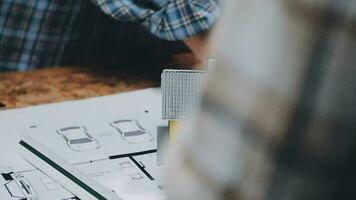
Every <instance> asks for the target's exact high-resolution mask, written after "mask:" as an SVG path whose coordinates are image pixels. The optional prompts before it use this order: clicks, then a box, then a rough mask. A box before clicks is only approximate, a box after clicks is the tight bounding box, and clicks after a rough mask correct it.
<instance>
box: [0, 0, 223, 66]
mask: <svg viewBox="0 0 356 200" xmlns="http://www.w3.org/2000/svg"><path fill="white" fill-rule="evenodd" d="M215 1H216V0H193V1H192V0H176V1H166V0H151V1H146V0H137V1H133V0H92V2H94V4H92V3H91V2H90V1H83V0H75V1H72V0H61V1H55V0H37V1H35V0H28V1H20V0H2V1H0V49H1V51H0V71H10V70H20V71H25V70H30V69H33V68H38V67H44V66H46V67H48V66H59V65H66V64H70V65H72V64H92V63H94V64H98V65H100V64H101V63H100V62H96V61H93V62H91V61H90V59H91V58H92V57H93V56H94V57H98V58H97V59H96V60H100V59H101V60H107V59H111V58H109V56H110V57H117V54H123V55H125V54H127V52H124V50H125V48H124V47H122V49H121V50H117V49H115V48H114V47H113V46H114V45H118V46H120V45H121V46H122V45H126V49H129V47H127V46H128V45H129V44H127V41H125V39H124V38H126V40H127V39H129V40H130V41H132V42H133V43H136V44H137V43H138V42H137V41H136V40H140V38H141V37H143V38H146V39H145V40H144V41H141V42H143V43H142V44H141V45H142V46H157V47H158V49H157V48H156V49H147V51H146V52H148V53H149V52H155V51H160V52H161V53H162V52H163V54H164V52H167V51H166V50H165V48H168V49H173V47H172V43H169V42H167V41H166V42H164V41H160V40H158V39H157V38H152V37H151V36H149V34H147V31H148V32H150V33H152V34H154V35H156V36H157V37H159V38H162V39H165V40H183V39H185V38H187V37H190V36H192V35H194V34H197V33H199V32H201V31H204V30H207V29H208V28H209V27H211V25H212V24H213V23H214V21H215V19H216V17H217V15H218V8H217V5H216V2H215ZM94 5H95V6H96V7H97V8H96V9H93V8H94V7H95V6H94ZM99 10H102V11H103V12H100V11H99ZM102 13H105V14H107V15H110V16H111V17H112V18H114V19H117V20H111V19H108V18H109V17H107V16H106V15H105V14H102ZM117 21H124V22H138V23H139V24H140V25H142V26H140V27H137V26H135V25H133V23H126V24H127V25H123V23H119V22H117ZM141 27H144V30H143V28H141ZM119 29H123V30H119ZM145 34H146V35H145ZM108 35H110V36H108ZM130 35H131V36H130ZM142 35H144V36H142ZM133 37H134V38H133ZM108 38H111V39H112V40H111V41H109V40H108ZM118 38H123V39H121V40H120V39H118ZM130 38H131V39H130ZM119 40H120V41H119ZM152 41H154V42H152ZM100 42H102V44H100ZM104 43H105V44H104ZM152 44H153V45H152ZM137 46H139V44H137ZM162 46H165V47H162ZM167 46H168V47H167ZM103 48H104V49H103ZM139 48H140V47H137V48H136V49H139ZM142 48H144V47H142ZM162 48H163V49H162ZM83 52H85V53H86V54H85V53H83ZM102 52H105V54H104V55H102V54H103V53H102ZM114 52H115V53H116V55H115V53H114ZM133 53H134V54H137V53H136V52H133ZM84 54H85V55H84ZM100 56H105V58H103V57H101V58H100ZM156 56H157V55H156ZM123 57H124V56H123ZM151 57H152V56H151ZM153 57H154V56H153ZM143 59H144V58H143ZM147 59H150V58H149V57H147ZM78 60H81V62H78ZM90 62H91V63H90ZM116 63H117V62H116ZM110 65H114V64H112V63H111V64H110Z"/></svg>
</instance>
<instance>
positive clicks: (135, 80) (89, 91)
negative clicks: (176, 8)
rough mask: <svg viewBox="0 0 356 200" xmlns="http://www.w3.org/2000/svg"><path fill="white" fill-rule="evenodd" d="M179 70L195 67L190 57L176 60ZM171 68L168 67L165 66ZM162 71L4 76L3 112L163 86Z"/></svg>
mask: <svg viewBox="0 0 356 200" xmlns="http://www.w3.org/2000/svg"><path fill="white" fill-rule="evenodd" d="M172 63H173V64H172V65H168V66H175V67H183V66H185V67H186V66H193V65H196V64H197V60H196V59H195V58H194V56H193V55H191V54H190V53H189V54H187V53H185V54H181V55H178V56H176V57H175V59H174V60H173V62H172ZM165 66H167V65H165ZM160 73H161V70H157V69H156V70H152V71H150V70H145V71H144V72H142V71H141V72H127V71H112V70H107V69H100V68H93V67H68V66H67V67H66V66H64V67H55V68H46V69H40V70H34V71H30V72H7V73H0V107H1V108H0V109H9V108H15V107H25V106H31V105H38V104H45V103H53V102H61V101H65V100H75V99H84V98H89V97H94V96H102V95H109V94H115V93H120V92H128V91H132V90H137V89H144V88H148V87H159V86H160Z"/></svg>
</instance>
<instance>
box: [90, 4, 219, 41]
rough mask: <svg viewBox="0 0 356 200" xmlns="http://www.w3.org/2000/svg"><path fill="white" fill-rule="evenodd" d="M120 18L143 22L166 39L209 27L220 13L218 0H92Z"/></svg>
mask: <svg viewBox="0 0 356 200" xmlns="http://www.w3.org/2000/svg"><path fill="white" fill-rule="evenodd" d="M92 1H94V3H95V4H96V5H97V6H99V7H100V8H101V10H102V11H103V12H105V13H106V14H108V15H110V16H112V17H113V18H115V19H117V20H120V21H133V22H139V23H141V24H142V25H143V26H144V27H145V28H146V29H147V30H149V31H150V32H151V33H153V34H154V35H156V36H158V37H160V38H163V39H166V40H184V39H186V38H188V37H191V36H193V35H195V34H197V33H199V32H202V31H205V30H207V29H209V28H210V27H211V26H212V25H213V24H214V22H215V20H216V18H217V17H218V14H219V8H218V6H217V2H216V0H92Z"/></svg>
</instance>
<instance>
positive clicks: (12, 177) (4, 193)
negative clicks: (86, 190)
mask: <svg viewBox="0 0 356 200" xmlns="http://www.w3.org/2000/svg"><path fill="white" fill-rule="evenodd" d="M0 199H4V200H5V199H9V200H40V199H53V200H74V199H77V200H78V198H77V197H75V196H74V195H73V194H71V193H70V192H68V191H67V190H66V189H64V188H63V187H62V186H60V185H59V184H57V183H56V182H55V181H54V180H53V179H51V178H49V177H48V176H47V175H46V174H44V173H42V172H40V171H39V170H37V169H35V170H30V171H23V172H16V171H14V170H13V169H11V167H8V168H2V169H0Z"/></svg>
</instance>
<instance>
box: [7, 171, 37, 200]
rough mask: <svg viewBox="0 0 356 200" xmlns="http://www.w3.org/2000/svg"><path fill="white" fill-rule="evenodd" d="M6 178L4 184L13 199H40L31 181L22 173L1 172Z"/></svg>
mask: <svg viewBox="0 0 356 200" xmlns="http://www.w3.org/2000/svg"><path fill="white" fill-rule="evenodd" d="M1 175H2V176H3V178H4V179H5V181H6V183H5V184H4V186H5V188H6V190H7V192H8V193H9V195H10V198H11V199H18V200H22V199H26V200H38V199H39V197H38V195H37V193H36V192H35V190H34V188H33V187H32V185H31V184H30V182H29V181H28V180H27V179H26V178H25V177H24V176H23V175H22V174H18V173H12V172H11V173H6V174H1Z"/></svg>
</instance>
